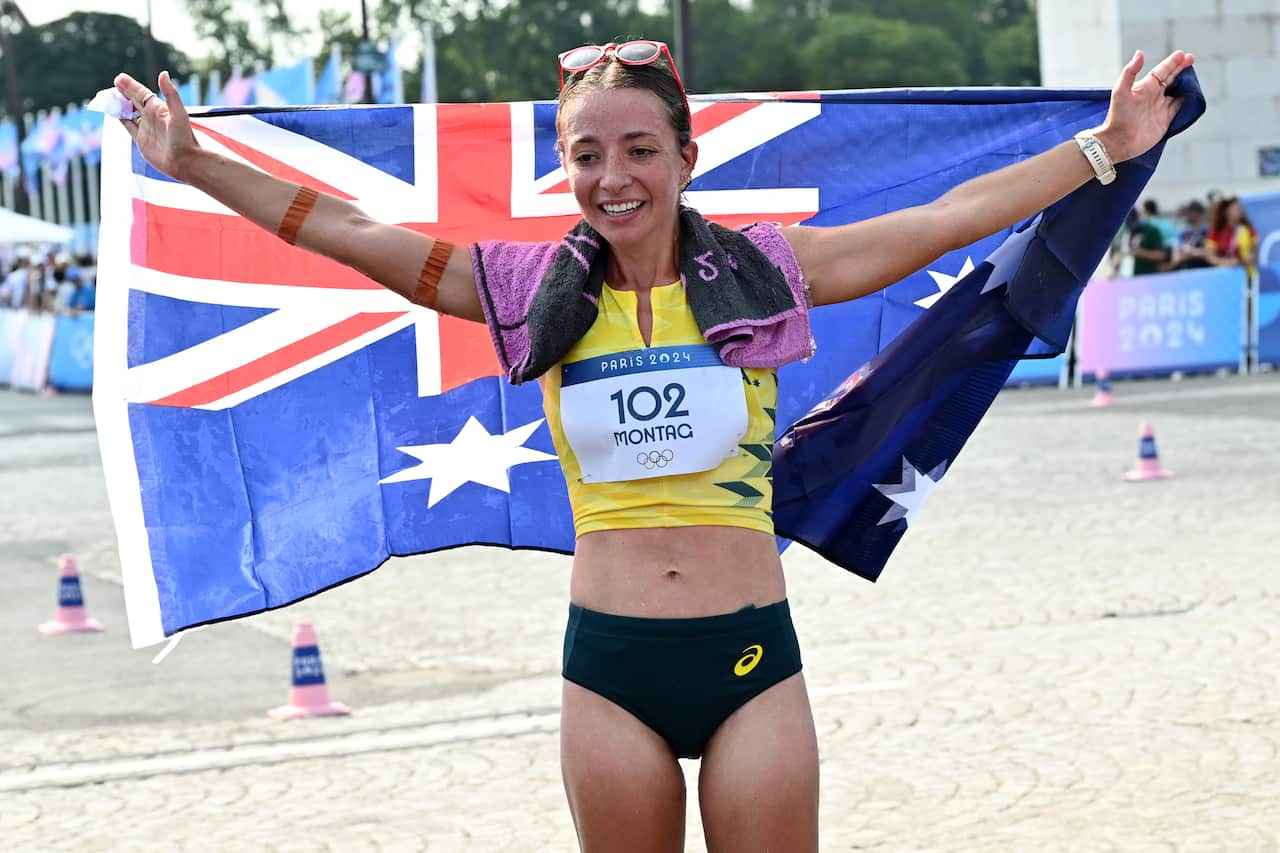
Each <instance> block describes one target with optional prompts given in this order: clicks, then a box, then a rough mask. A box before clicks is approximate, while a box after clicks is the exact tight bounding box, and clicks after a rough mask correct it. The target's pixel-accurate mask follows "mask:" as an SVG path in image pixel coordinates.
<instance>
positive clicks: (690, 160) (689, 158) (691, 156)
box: [680, 139, 698, 177]
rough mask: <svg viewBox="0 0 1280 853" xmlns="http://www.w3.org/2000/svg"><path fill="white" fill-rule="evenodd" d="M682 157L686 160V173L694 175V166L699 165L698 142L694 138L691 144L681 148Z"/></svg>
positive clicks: (690, 141)
mask: <svg viewBox="0 0 1280 853" xmlns="http://www.w3.org/2000/svg"><path fill="white" fill-rule="evenodd" d="M680 158H681V159H682V160H684V164H685V174H687V175H689V176H690V177H692V176H693V167H694V166H696V165H698V143H696V142H694V141H693V140H692V139H690V140H689V144H688V145H686V146H685V147H684V148H682V149H681V150H680Z"/></svg>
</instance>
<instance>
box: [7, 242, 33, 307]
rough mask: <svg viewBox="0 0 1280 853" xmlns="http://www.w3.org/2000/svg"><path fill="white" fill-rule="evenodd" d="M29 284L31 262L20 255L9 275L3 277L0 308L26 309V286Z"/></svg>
mask: <svg viewBox="0 0 1280 853" xmlns="http://www.w3.org/2000/svg"><path fill="white" fill-rule="evenodd" d="M30 283H31V261H29V260H28V259H27V257H26V255H22V256H20V257H19V258H18V261H17V263H15V264H14V266H13V269H12V270H10V271H9V274H8V275H6V276H5V277H4V283H3V284H0V307H4V308H25V307H27V289H28V287H27V286H28V285H29V284H30Z"/></svg>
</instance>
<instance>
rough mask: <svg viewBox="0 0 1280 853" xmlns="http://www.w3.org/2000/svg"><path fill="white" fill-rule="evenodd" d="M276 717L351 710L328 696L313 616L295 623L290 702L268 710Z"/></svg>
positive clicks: (297, 718) (336, 713)
mask: <svg viewBox="0 0 1280 853" xmlns="http://www.w3.org/2000/svg"><path fill="white" fill-rule="evenodd" d="M267 713H268V714H270V715H271V716H272V717H274V718H275V719H277V720H300V719H302V718H304V717H337V716H341V715H343V714H350V713H351V709H350V708H348V707H347V706H346V705H343V704H342V703H341V702H333V701H331V700H330V699H329V687H328V685H326V684H325V682H324V666H323V665H322V664H321V663H320V645H319V643H318V642H317V640H316V629H315V626H314V625H312V624H311V620H310V619H299V620H298V623H297V624H296V625H294V626H293V681H292V683H291V685H290V687H289V704H287V705H281V706H280V707H279V708H272V709H271V710H270V711H268V712H267Z"/></svg>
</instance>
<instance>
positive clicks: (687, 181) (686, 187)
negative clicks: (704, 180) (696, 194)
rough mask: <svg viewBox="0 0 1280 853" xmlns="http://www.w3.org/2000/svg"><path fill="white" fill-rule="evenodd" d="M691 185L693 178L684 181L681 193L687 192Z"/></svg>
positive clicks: (681, 184) (681, 185) (681, 183)
mask: <svg viewBox="0 0 1280 853" xmlns="http://www.w3.org/2000/svg"><path fill="white" fill-rule="evenodd" d="M691 183H693V178H685V179H684V180H683V181H681V182H680V192H684V191H685V190H687V189H689V184H691Z"/></svg>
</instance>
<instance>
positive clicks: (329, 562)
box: [94, 90, 1109, 646]
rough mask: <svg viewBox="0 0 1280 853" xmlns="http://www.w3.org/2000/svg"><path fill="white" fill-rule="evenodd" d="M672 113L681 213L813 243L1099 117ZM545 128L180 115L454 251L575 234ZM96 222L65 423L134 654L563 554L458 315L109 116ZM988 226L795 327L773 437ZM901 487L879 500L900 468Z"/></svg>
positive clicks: (999, 100) (531, 448) (798, 106)
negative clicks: (457, 553)
mask: <svg viewBox="0 0 1280 853" xmlns="http://www.w3.org/2000/svg"><path fill="white" fill-rule="evenodd" d="M693 110H694V117H693V125H694V136H695V139H696V140H697V142H698V144H699V159H698V167H697V170H696V171H695V173H694V182H693V185H692V187H691V189H690V192H689V193H688V198H689V201H690V203H691V204H692V205H693V206H694V207H697V208H698V209H699V210H701V211H702V212H703V213H704V215H707V216H708V217H709V218H712V219H715V220H717V221H720V222H722V223H724V224H728V225H740V224H746V223H749V222H753V221H758V220H769V221H776V222H781V223H784V224H795V223H801V222H807V223H813V224H834V223H842V222H849V221H854V220H858V219H862V218H866V217H868V216H873V215H876V214H880V213H884V212H887V211H889V210H893V209H896V208H900V207H904V206H908V205H912V204H918V203H922V202H925V201H928V200H931V199H933V198H936V197H937V196H939V195H941V194H942V193H943V192H945V191H946V190H947V189H949V188H950V187H951V186H953V185H955V184H957V183H959V182H961V181H963V180H965V179H967V178H970V177H973V176H976V175H978V174H981V173H984V172H987V171H990V170H992V169H995V168H998V167H1000V166H1004V165H1007V164H1009V163H1012V162H1014V161H1016V160H1018V159H1021V158H1023V157H1026V156H1029V155H1031V154H1035V153H1038V152H1039V151H1042V150H1045V149H1047V148H1049V147H1051V146H1052V145H1054V144H1056V143H1058V142H1060V141H1062V140H1063V139H1067V138H1070V136H1071V134H1072V133H1074V132H1075V131H1077V130H1079V129H1082V128H1084V127H1089V126H1093V125H1096V124H1097V123H1098V122H1099V121H1100V120H1101V118H1102V116H1103V115H1104V114H1105V111H1106V100H1105V93H1099V92H1073V93H1063V92H1046V91H1036V90H1008V91H1003V90H973V91H968V92H964V91H960V92H956V91H952V92H945V93H938V92H932V93H913V92H870V93H822V94H819V93H807V94H805V93H801V94H793V95H787V96H781V95H769V96H758V95H757V96H734V97H723V98H718V99H695V100H694V103H693ZM554 117H555V105H554V104H545V103H513V104H480V105H419V106H408V107H343V108H331V109H303V110H289V109H256V110H255V109H250V110H241V111H231V112H219V113H210V114H205V115H197V116H195V117H193V120H192V121H193V125H194V127H195V130H196V134H197V138H198V139H199V142H200V144H201V145H202V146H204V147H207V148H210V149H212V150H215V151H218V152H220V153H222V154H225V155H226V156H228V157H231V158H233V159H236V160H240V161H242V162H246V163H248V164H250V165H252V166H254V167H256V168H258V169H261V170H263V171H265V172H268V173H271V174H273V175H276V176H278V177H281V178H285V179H287V180H292V181H296V182H298V183H304V184H307V185H309V186H312V187H314V188H316V189H318V190H322V191H325V192H329V193H333V194H334V195H337V196H339V197H341V198H345V199H350V200H351V201H353V202H354V203H356V204H357V205H359V206H360V207H361V208H363V209H364V210H365V211H366V212H367V213H369V214H370V215H371V216H373V217H375V218H377V219H379V220H381V221H385V222H391V223H397V224H401V225H403V226H405V227H408V228H412V229H416V230H420V231H423V232H425V233H428V234H431V235H432V236H436V237H441V238H444V239H447V240H450V241H452V242H454V243H456V244H459V245H465V244H467V243H469V242H472V241H475V240H479V239H494V238H497V239H509V240H554V239H558V238H559V237H560V236H561V235H563V234H564V233H565V232H566V231H568V230H569V229H570V228H571V227H572V226H573V224H574V223H575V222H576V220H577V216H578V214H577V208H576V204H575V202H574V199H573V196H572V194H571V193H570V192H569V189H568V184H567V181H566V178H565V174H564V171H563V169H562V168H560V165H559V162H558V159H557V156H556V153H555V150H554V142H555V125H554ZM102 219H103V226H102V234H101V243H100V245H101V249H100V260H99V264H100V266H99V270H100V272H99V275H100V279H101V283H102V285H101V287H99V290H98V306H97V309H98V310H97V314H98V317H97V323H96V330H97V341H96V353H95V361H96V365H95V388H94V406H95V412H96V415H97V420H98V428H99V433H100V441H101V445H102V450H103V463H104V468H105V469H106V474H107V479H108V484H109V494H110V498H111V505H112V512H113V515H114V518H115V521H116V526H117V533H118V536H119V542H120V549H121V562H122V566H123V567H124V574H125V590H126V601H127V604H128V610H129V621H130V629H131V633H132V638H133V642H134V645H135V646H143V645H148V644H151V643H155V642H158V641H160V640H161V639H162V638H163V637H164V636H167V635H170V634H173V633H175V632H177V631H181V630H183V629H184V628H188V627H192V626H195V625H199V624H204V623H207V622H211V621H216V620H220V619H226V618H233V617H236V616H242V615H248V614H251V613H255V612H259V611H261V610H264V609H268V608H274V607H280V606H283V605H286V604H289V603H291V602H293V601H296V600H298V599H299V598H302V597H305V596H307V595H309V594H312V593H314V592H316V591H318V590H322V589H325V588H328V587H330V586H334V585H336V584H339V583H341V582H343V581H345V580H348V579H350V578H352V577H356V576H358V575H361V574H364V573H367V572H369V571H371V570H373V569H374V568H376V567H377V566H379V565H380V564H381V563H382V562H384V561H385V560H386V559H387V558H388V557H389V556H392V555H407V554H414V553H424V552H430V551H435V550H439V549H443V548H449V547H454V546H457V545H462V544H472V543H475V544H480V543H484V544H496V545H505V546H509V547H527V548H542V549H549V550H556V551H561V552H565V553H569V552H572V550H573V528H572V521H571V518H570V513H569V507H568V500H567V496H566V493H565V487H564V482H563V478H562V475H561V473H560V470H559V467H558V465H557V464H556V459H555V455H554V454H555V451H554V447H553V446H552V443H551V439H550V435H549V433H548V431H547V428H546V425H545V424H544V423H543V419H542V417H543V416H542V410H541V399H540V394H539V391H538V388H537V387H536V383H528V384H526V385H523V386H520V387H512V386H510V385H508V384H506V382H505V381H504V380H502V379H501V378H500V376H499V369H498V365H497V360H496V358H495V356H494V355H493V352H492V346H491V342H490V338H489V334H488V331H487V330H486V329H485V328H484V327H483V326H481V325H479V324H474V323H469V322H466V321H461V320H457V319H454V318H449V317H444V316H441V315H438V314H436V313H434V312H432V311H429V310H426V309H423V308H420V307H417V306H414V305H412V304H410V303H408V302H406V301H405V300H403V299H402V298H401V297H399V296H398V295H396V294H394V293H392V292H390V291H387V290H385V289H383V288H381V287H380V286H379V285H377V284H375V283H374V282H372V281H370V280H369V279H367V278H365V277H363V276H362V275H360V274H359V273H357V272H355V271H354V270H351V269H349V268H346V267H343V266H341V265H339V264H337V263H336V262H333V261H330V260H328V259H326V258H323V257H320V256H318V255H314V254H310V253H308V252H306V251H304V250H301V249H297V248H293V247H290V246H288V245H286V244H284V243H283V242H281V241H280V240H278V239H277V238H275V237H274V236H273V235H271V234H269V233H267V232H266V231H264V230H261V229H259V228H257V227H256V226H254V225H252V224H251V223H249V222H248V221H247V220H244V219H241V218H240V217H238V216H237V215H236V214H234V213H233V212H232V211H231V210H229V209H227V208H226V207H224V206H223V205H221V204H220V203H218V202H216V201H214V200H213V199H211V198H209V197H208V196H205V195H203V194H202V193H200V192H199V191H197V190H195V189H193V188H191V187H189V186H186V185H184V184H181V183H178V182H176V181H173V180H170V179H169V178H167V177H165V176H164V175H162V174H160V173H159V172H157V171H155V170H154V169H152V168H151V167H150V166H149V165H147V164H146V163H145V162H144V161H143V160H142V158H141V157H140V156H139V154H138V153H137V151H136V149H133V148H132V146H131V143H130V140H129V139H128V136H127V135H126V134H125V132H124V131H123V129H122V128H120V127H118V126H116V125H115V124H114V123H112V126H111V127H110V128H109V129H108V130H107V132H106V133H105V134H104V159H103V216H102ZM1005 236H1007V235H1005V234H999V235H994V236H992V237H990V238H987V239H986V240H983V241H981V242H980V243H978V244H975V245H974V246H971V247H967V248H965V249H963V250H961V251H959V252H955V253H952V254H951V255H948V256H946V257H943V258H941V259H939V260H938V261H937V262H936V263H935V264H933V265H932V266H931V269H928V270H921V271H919V272H918V273H916V274H914V275H912V276H910V277H908V278H907V279H904V280H903V281H902V282H900V283H898V284H896V285H894V286H893V287H891V288H889V289H888V290H886V291H884V292H883V293H882V294H878V295H876V296H874V297H869V298H866V299H863V300H859V301H857V302H855V303H850V304H848V305H844V306H838V307H833V308H824V309H821V310H819V311H817V312H815V315H814V331H815V336H816V337H817V340H818V342H819V349H818V355H817V356H816V357H815V358H814V359H812V360H810V361H809V362H808V363H806V364H804V365H792V366H788V367H787V368H784V369H783V371H782V374H781V377H780V387H781V389H782V393H781V394H780V399H779V412H778V415H779V419H778V422H779V425H780V426H781V427H785V426H786V425H789V424H791V423H792V422H793V421H794V420H795V419H796V418H798V417H799V416H800V415H802V414H803V413H804V412H806V411H808V410H809V409H810V407H812V406H813V405H814V404H815V403H816V402H818V401H820V400H822V399H823V398H824V397H825V396H826V395H827V394H829V393H830V392H831V391H832V389H834V388H836V387H837V386H838V385H839V384H840V383H841V381H843V380H844V379H845V378H846V377H848V375H849V374H850V373H851V372H852V371H853V370H854V369H855V368H857V367H858V366H859V365H860V364H862V363H864V362H866V361H867V360H868V359H870V358H871V357H872V356H874V355H875V354H876V352H877V351H879V350H880V349H881V348H882V347H884V346H885V345H886V344H888V343H889V342H890V341H891V340H893V339H894V338H895V337H896V336H897V335H898V333H899V332H901V331H902V330H903V329H904V328H905V327H906V326H907V325H908V324H910V323H911V322H912V321H913V320H915V319H916V318H917V317H919V316H920V315H921V314H923V313H924V311H925V308H926V307H928V306H930V305H932V304H933V303H934V302H935V301H938V304H939V306H940V307H941V306H945V305H946V304H947V300H946V292H947V291H949V290H952V289H956V290H959V289H960V288H959V287H956V284H957V282H962V281H964V280H967V279H966V276H968V275H969V274H970V273H971V272H972V271H973V270H974V268H975V262H980V261H981V260H982V259H983V258H985V257H987V255H988V254H989V253H990V252H991V251H992V250H994V249H995V248H996V247H997V246H999V245H1000V244H1001V242H1002V241H1003V239H1004V237H1005ZM1108 236H1109V235H1108ZM987 266H989V265H987ZM979 267H983V265H981V264H979ZM984 292H985V291H984ZM940 296H941V297H943V298H942V299H941V300H939V297H940ZM1006 373H1007V372H1006ZM966 436H967V433H966ZM957 449H958V448H957ZM894 465H895V470H896V466H897V461H896V460H895V462H894ZM927 470H928V471H931V472H932V475H931V476H934V478H935V479H936V478H937V477H940V476H941V473H940V469H937V468H936V467H935V466H933V465H930V466H927ZM901 477H902V478H903V479H902V481H901V485H902V486H903V487H905V484H906V479H905V477H906V469H905V467H903V469H902V474H901ZM925 479H927V477H926V478H925ZM894 482H897V481H896V480H895V481H894ZM930 482H933V481H930ZM872 485H875V484H869V485H868V489H869V491H870V492H871V493H872V495H871V499H874V500H876V501H880V502H881V503H882V505H881V506H880V508H881V509H883V510H885V511H886V517H888V516H889V515H894V513H893V512H892V508H893V507H894V506H904V505H905V504H904V503H903V500H904V499H903V498H902V497H901V490H899V491H897V492H895V491H894V490H893V488H888V487H886V488H870V487H871V486H872ZM881 485H883V484H881ZM895 498H896V499H895ZM907 515H909V513H907V512H906V511H905V510H904V511H903V512H900V513H898V514H897V515H896V516H895V518H894V519H893V524H894V526H895V527H896V530H897V533H896V536H900V535H901V532H902V531H903V530H905V527H906V525H907V524H908V523H909V520H910V519H909V518H908V517H906V516H907ZM893 541H894V542H896V538H895V539H894V540H893ZM888 548H889V549H890V550H891V548H892V545H891V544H890V545H889V546H888ZM885 556H887V552H886V554H885ZM877 571H878V570H877ZM869 576H873V575H869Z"/></svg>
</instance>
